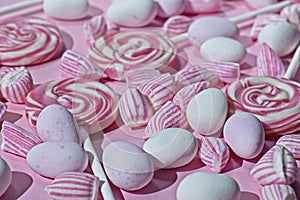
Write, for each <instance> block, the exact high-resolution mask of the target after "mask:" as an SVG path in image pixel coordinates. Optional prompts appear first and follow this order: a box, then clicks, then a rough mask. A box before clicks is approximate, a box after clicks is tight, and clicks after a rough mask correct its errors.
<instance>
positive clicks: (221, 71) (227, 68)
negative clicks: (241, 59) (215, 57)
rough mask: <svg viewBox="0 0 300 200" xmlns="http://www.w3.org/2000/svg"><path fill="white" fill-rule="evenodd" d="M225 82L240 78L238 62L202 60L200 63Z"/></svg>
mask: <svg viewBox="0 0 300 200" xmlns="http://www.w3.org/2000/svg"><path fill="white" fill-rule="evenodd" d="M200 65H201V67H205V68H206V69H208V70H209V71H211V72H212V73H213V74H216V75H218V76H219V78H220V79H221V80H222V81H223V82H225V83H232V82H234V81H236V80H239V79H240V64H239V63H234V62H223V61H220V62H204V63H201V64H200Z"/></svg>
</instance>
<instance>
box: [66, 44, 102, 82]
mask: <svg viewBox="0 0 300 200" xmlns="http://www.w3.org/2000/svg"><path fill="white" fill-rule="evenodd" d="M60 71H61V72H62V73H63V74H64V75H65V76H67V77H77V76H82V77H85V78H90V79H94V80H98V79H100V78H103V77H106V75H105V74H104V72H103V70H101V69H100V68H99V67H97V66H96V65H95V64H94V63H93V62H92V61H91V60H90V59H88V58H87V57H85V56H83V55H81V54H79V53H77V52H75V51H73V50H70V49H69V50H67V51H65V53H64V54H63V56H62V58H61V62H60Z"/></svg>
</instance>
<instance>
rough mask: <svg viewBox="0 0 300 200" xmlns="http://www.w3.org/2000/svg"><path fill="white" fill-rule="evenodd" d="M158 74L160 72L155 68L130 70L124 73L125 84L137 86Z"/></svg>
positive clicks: (129, 86)
mask: <svg viewBox="0 0 300 200" xmlns="http://www.w3.org/2000/svg"><path fill="white" fill-rule="evenodd" d="M158 75H160V72H159V71H158V70H155V69H140V70H132V71H130V72H128V73H126V75H125V80H126V86H127V88H137V87H138V86H139V85H141V84H143V83H145V82H147V81H149V80H150V79H152V78H154V77H155V76H158Z"/></svg>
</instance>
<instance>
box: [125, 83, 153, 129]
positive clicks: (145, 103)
mask: <svg viewBox="0 0 300 200" xmlns="http://www.w3.org/2000/svg"><path fill="white" fill-rule="evenodd" d="M119 111H120V115H121V118H122V120H123V122H124V124H125V125H126V126H129V127H138V126H144V125H146V124H147V123H148V121H149V120H150V118H151V117H152V115H153V111H152V109H151V105H150V101H149V100H148V99H147V98H146V97H145V96H143V95H142V94H141V93H140V92H139V91H138V90H137V89H133V88H129V89H127V90H126V91H125V93H124V94H123V95H122V96H121V98H120V104H119Z"/></svg>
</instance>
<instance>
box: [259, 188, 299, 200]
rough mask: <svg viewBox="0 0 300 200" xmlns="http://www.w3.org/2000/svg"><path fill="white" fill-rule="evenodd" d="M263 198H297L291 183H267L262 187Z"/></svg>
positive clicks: (271, 199)
mask: <svg viewBox="0 0 300 200" xmlns="http://www.w3.org/2000/svg"><path fill="white" fill-rule="evenodd" d="M261 194H262V199H263V200H297V197H296V193H295V191H294V189H293V188H292V187H291V186H289V185H284V184H273V185H266V186H264V187H263V188H262V189H261Z"/></svg>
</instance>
